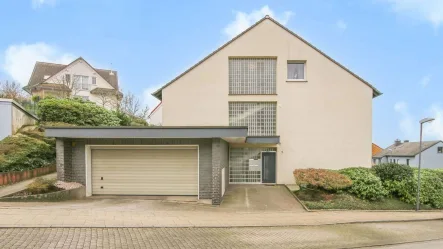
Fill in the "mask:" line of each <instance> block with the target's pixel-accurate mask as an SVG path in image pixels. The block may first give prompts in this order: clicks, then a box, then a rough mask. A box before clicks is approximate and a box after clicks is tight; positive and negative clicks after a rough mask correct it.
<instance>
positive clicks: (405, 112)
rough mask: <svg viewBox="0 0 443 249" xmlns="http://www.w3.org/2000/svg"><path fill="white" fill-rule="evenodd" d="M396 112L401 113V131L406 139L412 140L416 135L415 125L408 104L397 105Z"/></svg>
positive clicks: (401, 102) (398, 103) (399, 103)
mask: <svg viewBox="0 0 443 249" xmlns="http://www.w3.org/2000/svg"><path fill="white" fill-rule="evenodd" d="M394 110H395V111H396V112H397V113H399V114H400V117H401V118H400V121H399V123H398V125H399V127H400V130H401V131H402V133H403V135H404V136H405V137H407V138H410V137H411V136H413V134H414V133H413V132H414V124H413V117H412V115H411V114H410V113H409V109H408V105H407V103H406V102H404V101H400V102H397V103H395V105H394Z"/></svg>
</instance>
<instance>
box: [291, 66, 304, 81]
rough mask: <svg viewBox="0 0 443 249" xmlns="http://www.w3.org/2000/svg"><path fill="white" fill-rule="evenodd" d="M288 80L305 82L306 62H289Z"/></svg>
mask: <svg viewBox="0 0 443 249" xmlns="http://www.w3.org/2000/svg"><path fill="white" fill-rule="evenodd" d="M288 80H305V63H304V62H288Z"/></svg>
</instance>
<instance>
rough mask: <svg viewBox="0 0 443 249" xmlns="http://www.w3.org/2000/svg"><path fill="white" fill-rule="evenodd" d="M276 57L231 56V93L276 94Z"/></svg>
mask: <svg viewBox="0 0 443 249" xmlns="http://www.w3.org/2000/svg"><path fill="white" fill-rule="evenodd" d="M276 74H277V59H276V58H229V94H276V93H277V87H276V85H277V76H276Z"/></svg>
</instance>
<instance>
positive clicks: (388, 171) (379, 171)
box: [372, 163, 414, 181]
mask: <svg viewBox="0 0 443 249" xmlns="http://www.w3.org/2000/svg"><path fill="white" fill-rule="evenodd" d="M372 169H373V170H374V172H375V174H376V175H377V176H378V177H380V179H381V180H382V181H388V180H389V181H402V180H404V179H410V178H412V177H413V176H414V171H413V169H412V168H411V167H409V166H408V165H403V164H397V163H383V164H379V165H374V166H372Z"/></svg>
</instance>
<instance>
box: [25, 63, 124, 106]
mask: <svg viewBox="0 0 443 249" xmlns="http://www.w3.org/2000/svg"><path fill="white" fill-rule="evenodd" d="M23 89H24V90H25V91H26V92H28V93H29V94H31V95H32V96H39V97H41V98H44V97H47V96H71V97H80V98H83V99H85V100H89V101H92V102H94V103H96V104H98V105H101V106H103V107H106V108H107V109H114V108H115V106H116V103H117V99H118V98H119V97H121V96H122V94H121V92H120V91H119V87H118V76H117V71H114V70H109V69H97V68H94V67H92V66H91V65H90V64H89V63H88V62H87V61H86V60H85V59H83V58H82V57H79V58H78V59H76V60H74V61H73V62H71V63H69V64H67V65H63V64H55V63H48V62H40V61H37V62H36V63H35V66H34V70H33V71H32V74H31V77H30V79H29V82H28V84H27V85H26V86H25V87H24V88H23Z"/></svg>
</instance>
